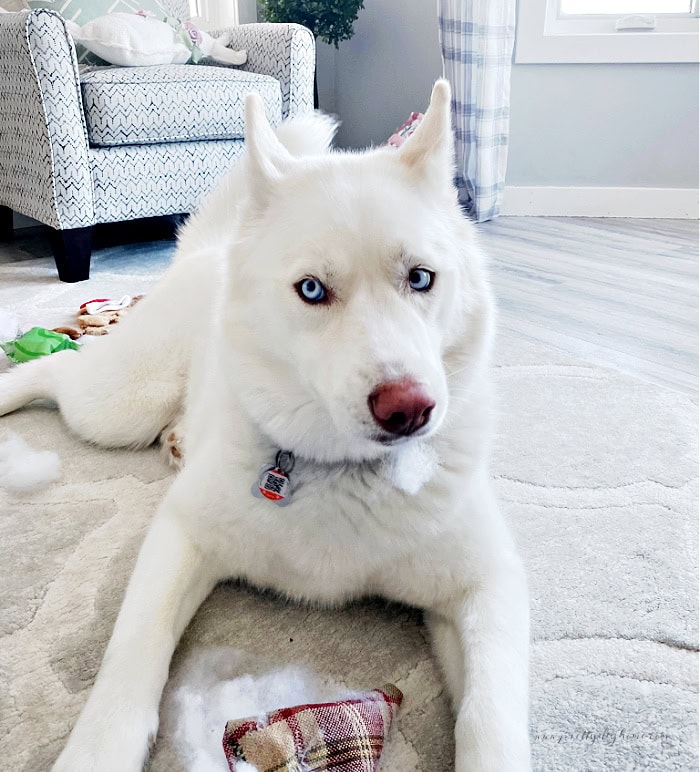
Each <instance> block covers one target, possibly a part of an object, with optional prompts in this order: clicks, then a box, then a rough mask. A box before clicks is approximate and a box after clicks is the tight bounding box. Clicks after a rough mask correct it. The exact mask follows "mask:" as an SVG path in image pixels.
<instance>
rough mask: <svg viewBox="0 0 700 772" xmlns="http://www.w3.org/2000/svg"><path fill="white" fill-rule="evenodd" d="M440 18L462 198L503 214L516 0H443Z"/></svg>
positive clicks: (472, 206) (473, 209) (480, 213)
mask: <svg viewBox="0 0 700 772" xmlns="http://www.w3.org/2000/svg"><path fill="white" fill-rule="evenodd" d="M438 19H439V27H440V47H441V49H442V61H443V71H444V75H445V77H446V78H447V79H448V80H449V82H450V84H451V86H452V122H453V127H454V132H455V147H456V163H457V186H458V188H459V198H460V201H461V202H462V205H463V206H464V207H465V209H466V211H467V213H468V214H469V215H470V216H471V217H473V218H474V219H476V220H477V221H478V222H483V221H485V220H490V219H492V218H493V217H496V216H497V215H498V213H499V211H500V204H501V198H502V195H503V187H504V184H505V176H506V161H507V157H508V119H509V115H510V65H511V58H512V55H513V41H514V38H515V0H438Z"/></svg>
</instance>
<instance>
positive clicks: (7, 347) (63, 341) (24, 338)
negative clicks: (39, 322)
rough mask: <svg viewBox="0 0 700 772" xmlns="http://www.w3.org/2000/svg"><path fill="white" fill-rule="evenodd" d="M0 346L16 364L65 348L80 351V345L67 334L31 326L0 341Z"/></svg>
mask: <svg viewBox="0 0 700 772" xmlns="http://www.w3.org/2000/svg"><path fill="white" fill-rule="evenodd" d="M0 348H1V349H2V350H3V351H4V352H5V354H7V358H8V359H9V360H10V361H11V362H15V363H16V364H22V363H23V362H29V361H30V360H31V359H38V358H39V357H44V356H47V355H48V354H55V353H56V352H57V351H64V350H66V349H73V350H74V351H80V346H79V345H78V344H77V343H76V342H75V341H73V340H71V339H70V338H69V337H68V335H64V334H63V333H62V332H54V331H53V330H47V329H45V328H44V327H32V329H31V330H29V332H25V333H24V335H21V336H20V337H19V338H17V339H16V340H10V341H8V342H7V343H0Z"/></svg>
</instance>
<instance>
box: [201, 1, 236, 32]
mask: <svg viewBox="0 0 700 772" xmlns="http://www.w3.org/2000/svg"><path fill="white" fill-rule="evenodd" d="M190 9H191V11H192V20H193V21H195V22H196V23H197V25H198V26H199V27H200V28H201V29H203V30H210V29H223V28H225V27H232V26H234V25H236V24H238V0H190Z"/></svg>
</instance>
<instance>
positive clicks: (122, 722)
mask: <svg viewBox="0 0 700 772" xmlns="http://www.w3.org/2000/svg"><path fill="white" fill-rule="evenodd" d="M171 490H172V489H171ZM173 498H174V497H172V496H167V497H166V499H165V501H164V502H163V504H162V505H161V508H160V510H159V512H158V515H157V516H156V519H155V520H154V522H153V525H152V526H151V528H150V530H149V532H148V534H147V536H146V539H145V541H144V543H143V546H142V548H141V552H140V553H139V557H138V560H137V562H136V568H135V570H134V573H133V575H132V577H131V580H130V582H129V586H128V588H127V592H126V597H125V599H124V604H123V606H122V609H121V611H120V612H119V616H118V618H117V622H116V626H115V628H114V633H113V635H112V639H111V640H110V642H109V645H108V647H107V651H106V653H105V657H104V660H103V662H102V666H101V668H100V672H99V673H98V675H97V680H96V681H95V685H94V687H93V689H92V692H91V693H90V696H89V698H88V701H87V704H86V705H85V707H84V708H83V711H82V713H81V714H80V717H79V718H78V722H77V724H76V725H75V727H74V729H73V732H72V733H71V735H70V738H69V740H68V743H67V745H66V747H65V749H64V750H63V753H62V754H61V755H60V757H59V759H58V761H57V762H56V764H55V766H54V767H53V770H54V772H93V770H94V771H95V772H97V770H100V772H137V771H139V770H141V768H142V766H143V762H144V760H145V758H146V755H147V753H148V747H149V742H150V741H152V740H153V739H154V738H155V734H156V730H157V728H158V704H159V702H160V697H161V693H162V690H163V687H164V685H165V681H166V679H167V676H168V667H169V664H170V658H171V656H172V653H173V651H174V649H175V646H176V644H177V641H178V639H179V638H180V635H181V634H182V632H183V630H184V628H185V626H186V625H187V623H188V622H189V620H190V619H191V617H192V616H193V614H194V612H195V611H196V610H197V608H198V607H199V605H200V604H201V603H202V601H203V600H204V599H205V598H206V597H207V595H208V594H209V593H210V592H211V590H212V588H213V587H214V584H215V583H216V581H217V580H218V579H219V578H220V577H219V576H218V575H217V574H216V573H215V571H214V569H213V568H212V566H211V565H210V561H207V560H206V559H205V556H204V554H203V553H202V552H201V551H200V550H199V549H198V547H197V545H196V544H195V543H194V542H193V541H192V540H191V538H190V537H189V536H188V535H187V533H186V532H185V531H184V529H183V528H182V527H181V526H180V524H179V523H178V521H177V519H176V517H175V516H174V514H173V511H174V510H173V508H172V505H170V504H169V501H171V500H172V499H173Z"/></svg>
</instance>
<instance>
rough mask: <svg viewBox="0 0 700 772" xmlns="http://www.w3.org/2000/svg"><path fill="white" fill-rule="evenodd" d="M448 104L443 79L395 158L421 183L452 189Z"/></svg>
mask: <svg viewBox="0 0 700 772" xmlns="http://www.w3.org/2000/svg"><path fill="white" fill-rule="evenodd" d="M450 101H451V91H450V84H449V83H448V82H447V81H446V80H444V79H441V80H438V81H437V82H436V83H435V85H434V86H433V93H432V94H431V96H430V106H429V107H428V109H427V110H426V112H425V115H424V116H423V120H422V121H421V122H420V124H419V125H418V128H417V129H416V130H415V132H414V133H413V135H412V136H411V137H409V138H408V140H406V142H405V143H404V145H403V146H402V147H401V148H400V149H399V151H398V154H397V155H398V157H399V160H400V161H401V163H403V164H404V165H405V166H406V167H408V168H409V169H410V170H411V171H412V172H414V173H415V174H416V176H418V177H420V178H421V179H422V180H426V181H432V182H435V181H437V182H438V183H439V184H440V185H443V186H445V187H447V186H449V188H450V189H452V181H453V177H454V137H453V135H452V115H451V105H450Z"/></svg>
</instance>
